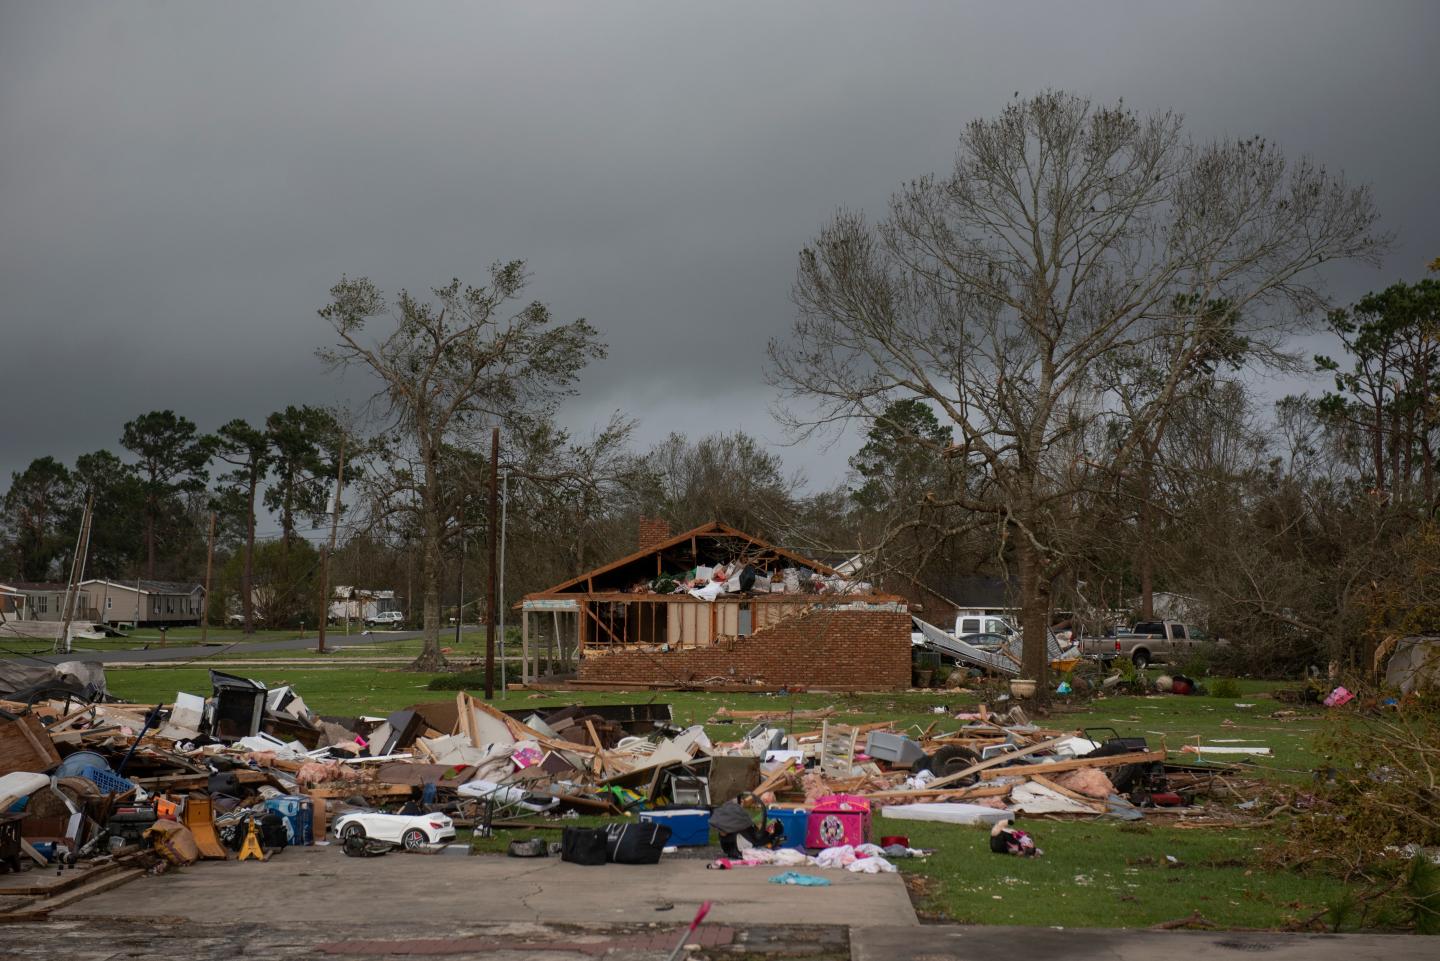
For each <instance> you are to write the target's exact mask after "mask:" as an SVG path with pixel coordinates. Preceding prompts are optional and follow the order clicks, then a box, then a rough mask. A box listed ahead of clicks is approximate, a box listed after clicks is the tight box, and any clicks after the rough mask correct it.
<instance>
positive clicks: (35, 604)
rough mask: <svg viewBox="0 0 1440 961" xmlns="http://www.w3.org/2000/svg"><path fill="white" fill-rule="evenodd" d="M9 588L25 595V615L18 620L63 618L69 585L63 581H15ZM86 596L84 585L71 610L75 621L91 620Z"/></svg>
mask: <svg viewBox="0 0 1440 961" xmlns="http://www.w3.org/2000/svg"><path fill="white" fill-rule="evenodd" d="M9 587H10V589H11V590H13V591H16V592H18V593H20V594H23V595H24V597H25V605H24V606H25V617H24V618H17V619H18V620H31V621H63V620H64V619H65V595H66V592H67V591H68V590H69V587H70V586H69V585H68V584H66V583H65V582H64V581H15V582H14V583H12V584H10V585H9ZM88 610H89V605H88V598H87V596H86V593H85V589H84V586H83V585H82V586H81V590H80V597H79V601H78V603H77V604H76V605H75V610H74V612H73V616H74V619H75V620H77V621H86V620H93V618H91V617H90V616H89V614H88V613H87V612H88Z"/></svg>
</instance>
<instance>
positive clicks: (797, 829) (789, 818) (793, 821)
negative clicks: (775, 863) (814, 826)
mask: <svg viewBox="0 0 1440 961" xmlns="http://www.w3.org/2000/svg"><path fill="white" fill-rule="evenodd" d="M809 818H810V812H809V811H807V810H805V809H804V808H779V807H770V808H766V809H765V820H766V821H767V822H768V821H779V822H780V824H781V826H782V827H783V828H784V829H785V844H784V847H787V848H797V849H799V850H801V851H803V850H805V825H806V822H807V821H808V820H809Z"/></svg>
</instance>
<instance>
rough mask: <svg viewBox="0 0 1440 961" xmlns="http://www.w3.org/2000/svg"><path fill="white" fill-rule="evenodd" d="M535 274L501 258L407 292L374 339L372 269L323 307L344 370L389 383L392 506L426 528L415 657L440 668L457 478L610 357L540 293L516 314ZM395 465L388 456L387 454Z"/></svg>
mask: <svg viewBox="0 0 1440 961" xmlns="http://www.w3.org/2000/svg"><path fill="white" fill-rule="evenodd" d="M528 279H529V275H528V274H527V272H526V270H525V265H524V263H523V262H521V261H511V262H509V263H505V264H499V263H497V264H495V265H493V266H492V267H491V268H490V279H489V282H488V283H486V284H484V285H481V286H468V285H462V284H461V282H460V281H459V280H454V281H451V283H449V284H448V285H446V286H444V287H439V288H436V289H435V290H434V291H432V293H433V295H434V301H433V302H425V301H422V300H418V299H416V298H414V297H412V296H411V295H410V294H409V293H408V292H406V291H404V290H402V291H401V292H400V295H399V297H398V298H397V299H396V301H395V305H394V312H393V326H391V327H389V328H388V329H386V330H385V331H384V332H383V333H381V334H380V335H379V336H378V337H375V338H373V339H370V338H367V336H366V335H367V327H368V325H369V322H370V321H371V320H372V319H373V318H375V317H376V316H378V315H381V314H383V313H386V312H387V311H388V310H389V305H388V304H387V302H386V300H385V297H384V296H383V295H382V294H381V292H380V291H379V289H377V288H376V287H375V285H374V284H372V283H371V282H370V281H369V280H368V279H366V278H363V277H361V278H356V279H353V280H352V279H349V278H345V279H342V280H341V281H340V283H338V284H336V285H335V286H334V287H333V288H331V291H330V295H331V302H330V304H329V305H328V306H326V307H325V308H324V309H322V310H321V311H320V316H321V317H323V318H325V320H327V321H328V322H329V323H330V325H331V326H332V327H333V328H334V330H335V333H336V335H337V336H338V338H339V341H338V342H337V343H336V344H335V346H333V347H330V348H327V349H324V350H322V351H320V356H321V357H322V358H324V359H325V360H327V361H328V362H329V363H330V364H331V365H332V366H334V367H341V368H343V367H361V368H364V369H367V370H369V371H370V372H371V373H373V374H374V375H375V376H376V377H378V378H379V379H380V381H381V383H382V387H381V390H380V392H379V394H378V395H377V399H378V400H379V401H380V407H381V408H382V409H383V411H384V413H385V415H386V423H385V424H384V425H383V427H382V430H381V433H380V438H381V440H382V441H383V446H384V447H386V448H388V449H389V450H390V451H391V452H393V453H394V455H395V456H394V458H393V460H392V463H395V462H401V461H403V462H406V465H407V466H406V467H405V468H404V469H400V470H392V471H390V472H389V474H388V478H386V479H387V480H388V486H387V495H388V496H387V497H386V498H385V499H384V502H385V507H386V509H388V510H394V511H401V512H405V513H407V514H408V515H409V516H410V518H411V519H412V520H413V523H414V527H415V528H417V529H418V533H419V537H420V543H421V551H420V562H421V590H422V592H423V594H424V632H425V633H424V648H423V650H422V652H421V654H420V656H419V657H418V658H417V659H416V660H415V662H414V664H413V666H414V667H415V668H416V669H417V670H437V669H439V668H441V667H443V666H444V664H445V658H444V657H443V656H442V655H441V653H440V567H441V564H442V559H443V550H444V541H445V537H446V534H447V529H448V527H449V525H450V523H451V521H452V519H453V513H452V510H451V508H452V507H453V505H454V500H455V492H456V491H457V490H459V491H461V493H462V495H463V490H464V488H465V487H466V486H468V485H465V484H463V483H458V481H460V479H459V478H455V479H453V480H452V479H451V478H447V477H446V476H445V471H446V467H447V466H451V467H454V466H455V465H458V464H463V463H466V462H470V461H473V460H475V459H476V458H479V457H481V456H482V455H481V454H480V453H478V452H477V451H476V446H477V445H476V444H475V439H476V438H477V436H478V435H479V434H481V433H484V431H483V428H484V427H486V426H490V425H494V424H503V423H507V422H511V421H513V420H516V419H518V418H522V417H524V416H526V415H533V414H536V413H548V412H549V411H550V410H551V409H552V408H553V407H554V405H555V403H556V401H557V399H558V398H559V397H560V396H561V395H563V394H565V393H568V392H569V391H570V390H571V388H572V385H573V384H574V382H575V378H576V376H577V375H578V374H579V372H580V370H581V369H582V368H583V367H584V366H585V364H586V363H587V362H588V361H589V360H590V359H592V358H597V357H602V356H604V352H605V351H604V347H603V346H602V345H601V344H600V343H599V342H598V340H597V338H596V331H595V329H594V328H593V327H591V326H590V325H589V324H588V323H586V322H585V321H584V320H575V321H572V322H570V323H568V324H557V323H555V321H554V319H553V317H552V316H551V314H550V310H549V309H548V308H547V307H546V306H545V305H544V304H541V303H539V302H534V301H532V302H530V303H527V304H524V305H521V306H518V308H517V309H515V310H514V312H513V313H507V312H506V311H507V308H508V307H509V305H512V304H514V303H515V302H516V301H517V299H518V298H519V297H520V296H521V294H522V293H523V291H524V289H525V286H526V283H527V281H528ZM381 463H383V462H381Z"/></svg>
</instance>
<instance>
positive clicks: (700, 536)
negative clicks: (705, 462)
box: [530, 521, 835, 596]
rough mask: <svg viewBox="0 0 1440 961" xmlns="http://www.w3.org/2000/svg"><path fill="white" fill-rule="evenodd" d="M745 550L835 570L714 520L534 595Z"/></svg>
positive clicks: (609, 583) (755, 559)
mask: <svg viewBox="0 0 1440 961" xmlns="http://www.w3.org/2000/svg"><path fill="white" fill-rule="evenodd" d="M742 554H743V555H745V557H746V559H747V560H749V561H750V562H751V563H755V564H757V565H763V564H765V563H767V562H770V563H772V564H773V565H774V566H779V567H798V568H802V569H805V570H809V571H814V572H815V573H817V574H827V575H828V574H834V573H835V570H834V569H833V568H831V567H830V566H829V565H827V564H822V563H821V562H820V561H815V560H811V559H809V558H806V557H801V556H800V555H799V554H796V553H794V552H793V551H789V550H786V549H785V548H783V547H777V546H775V545H774V544H771V543H769V542H767V541H764V540H761V539H760V538H758V537H755V536H754V535H752V534H747V533H745V532H744V531H742V530H738V529H736V528H734V527H731V526H729V525H728V524H722V523H720V522H719V521H711V522H710V523H708V524H701V525H700V526H699V527H696V528H694V529H692V530H688V531H685V532H684V533H683V534H676V535H675V536H673V537H670V538H667V539H666V540H663V541H660V542H659V543H657V544H653V545H651V546H649V547H645V548H642V549H641V550H638V551H636V552H635V553H633V554H629V555H627V556H625V557H622V558H620V559H619V560H615V561H611V562H610V563H609V564H605V565H602V566H601V567H597V568H595V569H594V570H592V571H586V572H585V573H584V574H581V575H579V576H578V577H572V578H570V579H569V580H567V581H561V582H560V583H559V584H556V585H555V586H553V587H550V588H547V589H545V590H543V591H536V592H535V594H534V595H530V596H536V595H545V594H585V593H589V592H590V591H591V590H595V591H614V590H623V589H625V588H627V587H629V586H630V585H631V584H633V583H635V582H636V581H637V580H649V579H651V578H654V577H655V576H656V575H657V574H658V573H666V574H677V573H680V572H682V571H686V570H689V569H690V568H692V567H695V566H696V565H710V564H717V563H729V562H730V561H732V560H734V559H735V558H736V557H738V556H740V555H742ZM657 557H658V562H657ZM592 584H593V587H592V586H591V585H592Z"/></svg>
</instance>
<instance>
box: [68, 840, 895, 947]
mask: <svg viewBox="0 0 1440 961" xmlns="http://www.w3.org/2000/svg"><path fill="white" fill-rule="evenodd" d="M705 865H706V862H705V861H704V860H702V859H698V858H675V859H666V860H662V861H661V863H659V864H654V865H625V864H607V865H604V866H597V867H582V866H580V865H575V864H567V863H565V862H563V861H561V860H560V859H559V858H536V859H527V858H506V857H495V856H486V857H469V856H466V855H465V854H463V853H459V852H457V853H456V854H435V855H421V854H403V853H393V854H388V855H385V856H384V857H379V858H348V857H346V856H345V855H344V854H342V853H341V852H340V849H339V847H338V846H335V845H327V846H324V847H321V846H316V847H312V848H289V849H286V850H285V851H283V852H282V853H280V854H278V855H276V856H275V857H274V858H273V859H272V860H270V861H268V862H265V863H263V864H261V863H257V862H254V861H244V862H241V861H203V862H201V863H199V864H196V865H192V866H191V867H188V868H185V869H184V870H182V871H176V872H173V873H169V874H163V875H161V876H159V877H155V878H141V879H139V880H137V881H133V882H131V883H130V884H127V885H125V886H124V887H120V888H116V889H115V890H113V891H108V892H105V893H103V894H98V895H96V896H94V897H92V898H88V899H86V900H84V901H81V902H77V903H76V904H74V905H73V906H71V907H69V908H65V909H63V910H61V911H59V912H57V914H56V915H55V917H57V918H64V917H110V918H132V919H143V918H144V917H156V918H162V917H163V918H180V919H185V920H188V921H214V920H217V908H218V906H222V905H228V906H229V907H228V908H219V910H220V911H221V916H224V914H225V913H228V912H232V911H234V910H235V909H237V908H239V907H240V906H241V905H243V912H244V916H245V917H246V918H248V919H250V920H261V919H263V920H265V921H266V922H267V923H270V922H274V923H282V924H283V923H287V922H305V921H308V920H312V919H313V918H314V917H315V911H316V907H317V905H319V904H326V903H328V904H341V903H344V904H348V905H351V906H353V907H360V916H361V917H363V919H364V920H365V921H366V922H367V923H370V924H385V923H387V922H395V923H400V922H406V921H411V920H414V919H415V918H416V917H417V916H419V917H424V918H425V919H426V922H427V923H430V924H433V925H435V926H436V927H437V930H443V929H444V927H445V925H447V924H461V923H481V922H506V923H512V922H541V923H549V924H606V923H608V924H617V923H635V922H642V923H660V924H667V925H669V924H677V923H680V924H683V923H688V921H689V920H690V918H692V917H694V915H695V911H696V909H697V908H698V907H699V905H700V903H701V902H702V901H712V902H714V908H713V909H712V910H711V912H710V916H709V919H708V921H709V922H713V923H716V924H733V925H766V924H813V925H827V924H828V925H848V926H850V927H852V928H854V927H863V926H866V925H890V926H893V925H907V926H908V925H918V924H919V921H918V919H917V918H916V916H915V909H914V908H912V907H911V906H910V898H909V896H908V895H907V893H906V891H905V885H904V883H903V882H902V881H901V880H900V877H899V875H895V874H881V875H860V874H850V873H847V872H845V871H820V870H812V871H807V872H806V873H811V874H816V875H820V876H823V877H825V878H827V879H829V881H830V882H831V883H830V886H829V887H820V888H805V887H796V886H791V885H779V884H771V883H769V879H770V877H771V876H773V875H776V874H779V873H781V871H783V870H785V869H784V868H777V867H754V868H738V869H736V870H732V871H711V870H708V869H707V868H706V867H705ZM362 905H363V907H361V906H362Z"/></svg>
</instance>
